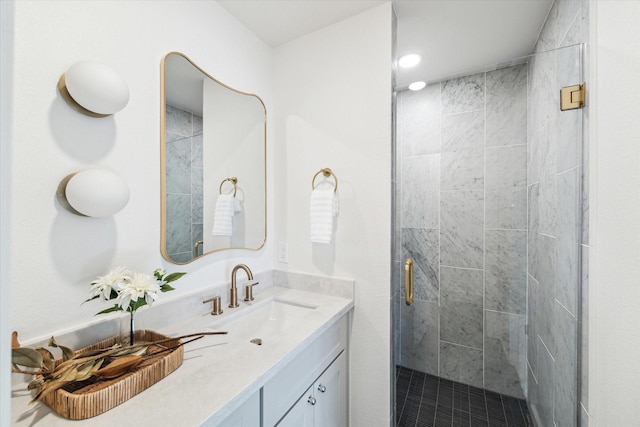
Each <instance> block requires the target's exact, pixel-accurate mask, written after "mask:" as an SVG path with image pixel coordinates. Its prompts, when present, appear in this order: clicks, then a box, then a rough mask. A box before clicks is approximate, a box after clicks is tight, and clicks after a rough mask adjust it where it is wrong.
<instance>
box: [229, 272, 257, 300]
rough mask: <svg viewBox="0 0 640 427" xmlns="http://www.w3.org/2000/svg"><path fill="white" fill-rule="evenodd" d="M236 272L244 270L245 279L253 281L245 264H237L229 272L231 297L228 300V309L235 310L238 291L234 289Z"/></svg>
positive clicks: (251, 274)
mask: <svg viewBox="0 0 640 427" xmlns="http://www.w3.org/2000/svg"><path fill="white" fill-rule="evenodd" d="M238 270H244V272H245V273H247V279H249V280H253V273H251V269H250V268H249V267H247V266H246V265H245V264H238V265H236V266H235V267H233V270H232V271H231V297H230V298H229V307H230V308H235V307H238V305H239V304H238V289H236V274H237V273H238Z"/></svg>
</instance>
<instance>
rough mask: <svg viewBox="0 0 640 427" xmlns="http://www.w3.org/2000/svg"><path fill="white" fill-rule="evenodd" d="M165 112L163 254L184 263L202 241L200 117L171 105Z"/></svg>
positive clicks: (191, 257) (191, 256) (190, 257)
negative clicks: (164, 245)
mask: <svg viewBox="0 0 640 427" xmlns="http://www.w3.org/2000/svg"><path fill="white" fill-rule="evenodd" d="M166 111H167V113H166V116H167V118H166V122H165V127H166V144H167V159H168V160H167V181H166V182H167V194H166V197H167V199H166V200H167V253H168V254H169V257H170V258H171V259H172V260H174V261H176V262H186V261H188V260H190V259H193V253H194V252H193V248H194V245H195V243H196V242H197V241H199V240H202V220H203V218H202V213H203V207H202V206H203V205H202V202H203V200H202V189H203V187H202V176H203V175H202V117H201V116H198V115H197V114H194V113H190V112H188V111H184V110H181V109H179V108H176V107H172V106H171V105H167V110H166ZM202 249H204V248H203V247H200V252H199V253H202Z"/></svg>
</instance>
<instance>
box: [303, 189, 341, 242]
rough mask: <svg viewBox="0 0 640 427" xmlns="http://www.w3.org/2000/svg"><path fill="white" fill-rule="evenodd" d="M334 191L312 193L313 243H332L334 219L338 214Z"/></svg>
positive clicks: (318, 190) (319, 190)
mask: <svg viewBox="0 0 640 427" xmlns="http://www.w3.org/2000/svg"><path fill="white" fill-rule="evenodd" d="M337 206H338V204H337V200H336V196H335V193H334V191H333V189H318V188H316V189H314V190H313V191H312V192H311V203H310V224H311V241H312V242H313V243H331V240H332V237H333V218H334V216H336V215H337V214H338V210H337Z"/></svg>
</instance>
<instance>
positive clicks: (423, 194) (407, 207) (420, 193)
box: [401, 154, 440, 229]
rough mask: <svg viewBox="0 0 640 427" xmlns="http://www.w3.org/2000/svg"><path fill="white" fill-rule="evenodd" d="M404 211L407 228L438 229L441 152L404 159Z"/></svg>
mask: <svg viewBox="0 0 640 427" xmlns="http://www.w3.org/2000/svg"><path fill="white" fill-rule="evenodd" d="M401 185H402V201H401V205H402V214H401V224H402V227H405V228H429V229H432V228H438V227H439V220H438V218H439V211H438V209H439V201H440V155H439V154H432V155H428V156H414V157H404V158H403V159H402V178H401Z"/></svg>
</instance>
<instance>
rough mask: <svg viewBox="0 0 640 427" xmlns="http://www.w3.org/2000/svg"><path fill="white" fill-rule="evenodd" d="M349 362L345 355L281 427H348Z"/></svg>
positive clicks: (291, 411) (292, 411)
mask: <svg viewBox="0 0 640 427" xmlns="http://www.w3.org/2000/svg"><path fill="white" fill-rule="evenodd" d="M348 422H349V421H348V412H347V358H346V356H345V354H344V352H343V353H341V354H340V356H338V358H337V359H336V360H334V362H333V363H332V364H331V366H329V367H328V368H327V370H326V371H325V372H324V373H323V374H322V375H321V376H320V378H318V379H317V380H316V382H314V383H313V385H312V386H311V387H309V388H308V389H307V391H306V392H305V393H304V394H303V395H302V397H301V398H300V399H298V402H296V404H295V405H294V406H293V407H292V408H291V410H290V411H289V412H288V413H287V415H285V417H284V418H282V420H280V422H279V423H278V424H277V426H278V427H302V426H305V427H347V424H348Z"/></svg>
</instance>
